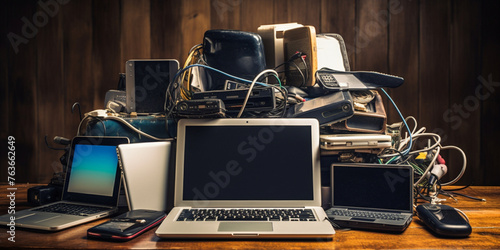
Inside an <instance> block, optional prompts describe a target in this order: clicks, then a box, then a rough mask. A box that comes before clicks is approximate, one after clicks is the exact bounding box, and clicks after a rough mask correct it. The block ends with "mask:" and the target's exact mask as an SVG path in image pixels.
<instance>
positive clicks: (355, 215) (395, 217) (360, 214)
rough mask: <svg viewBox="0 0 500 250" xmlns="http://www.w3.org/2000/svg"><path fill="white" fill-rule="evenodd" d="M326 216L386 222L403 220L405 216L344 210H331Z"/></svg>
mask: <svg viewBox="0 0 500 250" xmlns="http://www.w3.org/2000/svg"><path fill="white" fill-rule="evenodd" d="M326 214H327V215H328V216H329V217H330V216H346V217H353V218H360V219H363V218H366V219H384V220H403V219H405V216H403V215H400V214H396V213H384V212H371V211H359V210H342V209H338V210H336V209H329V210H327V211H326Z"/></svg>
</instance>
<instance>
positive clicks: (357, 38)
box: [0, 0, 500, 185]
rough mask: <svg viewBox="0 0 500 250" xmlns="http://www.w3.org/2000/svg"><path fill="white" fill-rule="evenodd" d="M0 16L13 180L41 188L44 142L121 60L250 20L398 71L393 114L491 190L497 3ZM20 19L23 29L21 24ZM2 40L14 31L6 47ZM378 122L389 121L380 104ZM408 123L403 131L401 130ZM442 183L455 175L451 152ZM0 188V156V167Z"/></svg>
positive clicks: (139, 2) (103, 85)
mask: <svg viewBox="0 0 500 250" xmlns="http://www.w3.org/2000/svg"><path fill="white" fill-rule="evenodd" d="M5 5H8V7H7V8H2V10H1V15H0V16H1V17H0V18H1V23H2V25H1V26H2V44H1V47H0V54H1V55H2V57H1V59H0V69H1V70H0V79H1V81H2V85H1V90H0V91H1V93H2V100H1V102H0V105H1V106H0V110H1V111H2V112H1V115H0V117H1V119H0V120H1V122H0V124H1V127H2V129H1V134H0V137H1V142H2V144H1V145H4V146H0V150H1V154H0V155H4V156H5V155H7V154H6V150H7V149H6V148H7V146H6V145H7V137H8V136H9V135H12V136H14V137H15V138H16V154H17V155H16V164H17V174H16V180H17V181H18V182H40V183H46V182H48V181H49V179H50V177H51V175H52V172H53V170H57V169H58V168H60V165H59V163H58V158H59V156H60V155H61V151H54V150H50V149H48V148H47V147H46V146H45V143H44V136H45V135H48V136H49V138H52V137H53V136H56V135H59V136H65V137H72V136H74V135H75V134H76V128H77V126H78V123H79V117H78V114H75V113H72V112H71V106H72V104H73V103H75V102H79V103H80V104H81V108H82V111H83V112H88V111H90V110H92V109H97V108H102V107H103V105H104V104H103V101H104V94H105V92H106V91H107V90H109V89H114V88H115V87H116V86H117V81H118V74H119V73H120V72H123V71H124V63H125V61H127V60H128V59H133V58H137V59H138V58H173V59H177V60H179V62H181V64H182V63H183V62H184V60H185V58H186V57H187V53H188V51H189V49H190V48H191V47H192V46H193V45H196V44H199V43H201V42H202V38H203V33H204V32H205V31H206V30H209V29H237V30H244V31H251V32H256V31H257V27H258V26H259V25H261V24H271V23H285V22H298V23H302V24H307V25H314V26H315V27H316V29H317V32H318V33H321V32H323V33H326V32H331V33H339V34H341V35H342V36H343V37H344V40H345V42H346V44H347V48H348V55H349V60H350V64H351V67H352V69H353V70H375V71H380V72H385V73H389V74H394V75H399V76H403V77H404V78H405V79H406V82H405V84H404V85H403V86H401V87H400V88H397V89H390V90H388V92H389V94H390V95H391V96H392V97H393V99H394V101H395V102H396V103H397V105H398V106H399V108H400V109H401V111H402V113H403V114H404V115H405V116H409V115H412V116H414V117H415V118H416V119H417V120H418V125H419V127H421V126H425V127H427V131H430V132H436V133H439V134H440V135H441V136H442V137H443V141H442V145H456V146H459V147H460V148H462V149H463V150H464V151H465V152H466V154H467V157H468V162H467V163H468V164H467V166H468V169H467V171H466V174H465V176H464V177H463V178H462V179H461V181H460V184H464V185H465V184H471V183H472V184H474V185H495V184H496V185H498V184H500V177H499V176H500V174H499V173H500V167H498V163H496V162H498V160H497V158H496V153H497V151H498V148H499V147H498V146H497V145H498V141H500V132H499V130H498V129H497V127H498V125H497V123H495V122H497V121H498V118H497V116H498V114H499V112H500V110H499V107H500V105H499V104H500V98H499V96H498V92H500V91H498V89H499V88H498V87H499V85H500V83H499V81H500V73H499V69H500V67H499V63H498V61H499V60H498V57H499V56H500V53H499V52H500V51H499V50H500V38H499V33H498V30H500V21H499V18H497V17H496V14H497V13H498V12H499V11H500V4H499V2H498V1H494V0H484V1H473V0H464V1H451V0H444V1H430V0H420V1H418V0H357V1H351V0H338V1H328V0H312V1H303V0H271V1H266V0H184V1H175V0H94V1H85V0H71V1H70V0H42V1H36V0H18V1H9V2H8V3H5ZM27 23H29V24H27ZM9 34H10V35H11V36H12V34H15V35H17V38H18V39H19V40H17V39H16V40H15V42H14V44H13V42H11V41H10V40H9V39H8V38H9ZM385 101H386V105H387V113H388V120H389V122H391V123H392V122H398V121H399V120H400V118H399V116H398V114H397V113H396V111H395V109H394V108H393V107H392V106H391V105H389V104H388V102H387V99H386V100H385ZM410 126H412V125H410ZM444 154H445V155H446V156H447V158H448V164H449V174H448V177H446V178H448V179H451V178H453V176H456V175H457V174H458V172H459V169H460V166H461V164H462V160H461V157H460V154H458V153H457V152H456V151H449V152H445V153H444ZM0 162H1V164H2V165H1V166H2V168H1V169H2V171H1V172H0V182H5V181H6V179H7V173H6V171H4V170H3V169H6V166H7V165H6V162H7V161H5V160H2V161H0Z"/></svg>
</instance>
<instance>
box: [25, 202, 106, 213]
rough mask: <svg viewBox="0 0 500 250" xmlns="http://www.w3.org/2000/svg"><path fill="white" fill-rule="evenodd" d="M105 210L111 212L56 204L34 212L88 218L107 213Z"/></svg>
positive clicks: (85, 206) (97, 208)
mask: <svg viewBox="0 0 500 250" xmlns="http://www.w3.org/2000/svg"><path fill="white" fill-rule="evenodd" d="M105 210H109V208H105V207H94V206H88V205H75V204H67V203H56V204H52V205H49V206H46V207H41V208H37V209H33V211H41V212H50V213H60V214H70V215H80V216H87V215H90V214H95V213H99V212H101V211H105Z"/></svg>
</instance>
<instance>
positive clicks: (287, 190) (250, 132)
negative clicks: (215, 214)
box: [183, 125, 314, 201]
mask: <svg viewBox="0 0 500 250" xmlns="http://www.w3.org/2000/svg"><path fill="white" fill-rule="evenodd" d="M311 134H312V132H311V126H307V125H297V126H288V125H285V126H279V127H270V126H269V125H267V126H266V125H252V126H250V125H231V126H224V125H222V126H203V125H199V126H196V125H190V126H187V127H186V128H185V142H184V143H185V145H184V155H183V160H184V178H183V200H235V201H236V200H313V199H314V190H313V189H314V185H313V167H312V164H313V150H312V145H311V144H312V140H311Z"/></svg>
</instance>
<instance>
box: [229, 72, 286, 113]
mask: <svg viewBox="0 0 500 250" xmlns="http://www.w3.org/2000/svg"><path fill="white" fill-rule="evenodd" d="M267 73H273V74H275V75H276V76H278V77H279V75H278V72H276V71H275V70H274V69H266V70H263V71H262V72H260V73H259V74H258V75H257V76H256V77H255V78H254V79H253V81H252V83H251V84H250V86H249V87H248V92H247V96H246V97H245V101H243V105H242V106H241V109H240V112H239V113H238V115H237V116H236V118H240V117H241V115H242V114H243V111H244V110H245V107H246V105H247V102H248V99H249V98H250V94H252V89H253V86H254V85H255V83H256V82H257V81H258V80H259V78H260V77H261V76H262V75H264V74H267Z"/></svg>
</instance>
